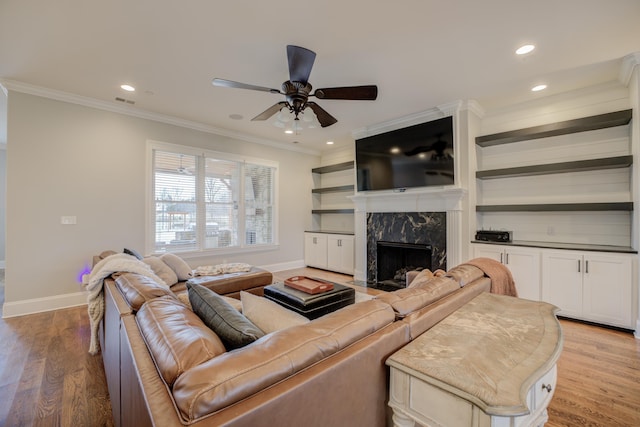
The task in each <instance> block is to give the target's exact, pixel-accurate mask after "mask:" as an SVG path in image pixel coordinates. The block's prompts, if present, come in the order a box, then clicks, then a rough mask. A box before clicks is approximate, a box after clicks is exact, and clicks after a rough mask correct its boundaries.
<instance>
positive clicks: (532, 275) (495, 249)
mask: <svg viewBox="0 0 640 427" xmlns="http://www.w3.org/2000/svg"><path fill="white" fill-rule="evenodd" d="M474 254H475V257H476V258H478V257H484V258H492V259H495V260H496V261H500V262H501V263H502V264H504V265H506V266H507V267H508V268H509V271H511V275H512V276H513V281H514V282H515V284H516V290H517V291H518V297H520V298H524V299H529V300H533V301H540V300H541V291H540V250H539V249H536V248H525V247H517V246H500V245H474Z"/></svg>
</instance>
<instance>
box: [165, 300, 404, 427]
mask: <svg viewBox="0 0 640 427" xmlns="http://www.w3.org/2000/svg"><path fill="white" fill-rule="evenodd" d="M394 318H395V315H394V313H393V310H392V309H391V307H389V305H387V304H385V303H383V302H381V301H377V300H370V301H364V302H361V303H358V304H353V305H350V306H348V307H345V308H342V309H340V310H338V311H335V312H333V313H331V314H328V315H326V316H323V317H320V318H318V319H316V320H313V321H311V322H309V323H307V324H305V325H299V326H293V327H291V328H287V329H283V330H280V331H278V332H274V333H272V334H269V335H266V336H264V337H262V338H261V339H259V340H258V341H256V342H254V343H252V344H250V345H248V346H246V347H243V348H241V349H238V350H234V351H230V352H227V353H225V354H222V355H220V356H218V357H215V358H213V359H211V360H209V361H207V362H205V363H202V364H200V365H198V366H196V367H194V368H192V369H190V370H188V371H186V372H185V373H184V374H182V375H181V376H180V377H179V378H178V379H177V380H176V382H175V383H174V385H173V397H174V401H175V402H176V405H177V407H178V409H179V410H180V412H181V415H182V417H183V419H184V420H186V421H187V422H189V423H190V422H194V421H196V420H198V419H199V418H202V417H204V416H206V415H207V414H210V413H212V412H215V411H217V410H219V409H222V408H224V407H227V406H229V405H231V404H233V403H236V402H238V401H240V400H242V399H244V398H247V397H249V396H251V395H253V394H255V393H257V392H259V391H262V390H264V389H266V388H268V387H270V386H272V385H274V384H276V383H278V382H280V381H282V380H284V379H286V378H287V377H290V376H292V375H294V374H296V373H297V372H300V371H302V370H304V369H305V368H308V367H310V366H312V365H314V364H316V363H318V362H320V361H322V360H324V359H326V358H328V357H329V356H331V355H332V354H335V353H337V352H338V351H340V350H342V349H344V348H346V347H348V346H349V345H351V344H353V343H355V342H357V341H358V340H360V339H363V338H365V337H367V336H369V335H371V334H373V333H374V332H376V331H377V330H379V329H382V328H383V327H385V326H387V325H389V324H392V323H393V321H394ZM330 392H331V390H327V393H330ZM353 392H354V393H357V392H358V391H357V390H354V391H353ZM318 404H322V403H321V402H318ZM327 410H331V408H327ZM311 421H312V420H311Z"/></svg>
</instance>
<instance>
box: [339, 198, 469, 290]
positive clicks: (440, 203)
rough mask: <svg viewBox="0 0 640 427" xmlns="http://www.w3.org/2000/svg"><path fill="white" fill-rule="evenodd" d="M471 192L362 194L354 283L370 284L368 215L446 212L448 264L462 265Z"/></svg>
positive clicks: (357, 219)
mask: <svg viewBox="0 0 640 427" xmlns="http://www.w3.org/2000/svg"><path fill="white" fill-rule="evenodd" d="M467 193H468V191H467V190H466V189H463V188H460V187H439V188H417V189H407V190H406V191H376V192H359V193H356V195H354V196H352V197H350V199H351V200H352V201H353V203H354V207H355V241H356V248H355V250H356V254H355V272H354V279H356V280H361V281H366V280H367V214H368V213H382V212H385V213H386V212H446V214H447V264H448V266H449V267H450V266H454V265H457V264H459V263H460V262H461V258H462V253H461V235H462V229H463V224H462V210H463V209H464V204H465V203H464V202H465V201H466V199H467Z"/></svg>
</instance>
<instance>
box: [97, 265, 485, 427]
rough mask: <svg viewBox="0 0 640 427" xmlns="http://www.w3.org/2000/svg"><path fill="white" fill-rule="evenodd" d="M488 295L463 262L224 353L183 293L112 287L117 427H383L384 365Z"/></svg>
mask: <svg viewBox="0 0 640 427" xmlns="http://www.w3.org/2000/svg"><path fill="white" fill-rule="evenodd" d="M460 284H462V285H464V286H462V287H461V286H460ZM238 286H239V287H243V285H242V284H238ZM490 287H491V279H489V278H488V277H486V276H485V275H484V273H483V272H482V271H481V270H480V269H478V268H476V267H473V266H470V265H461V266H458V267H455V268H453V269H451V270H450V271H449V272H448V273H447V277H439V278H435V279H433V283H432V282H429V285H428V286H425V287H420V288H407V289H402V290H399V291H396V292H393V293H388V294H383V295H380V296H378V297H376V298H375V299H373V300H370V301H363V302H358V303H356V304H353V305H351V306H348V307H345V308H342V309H340V310H338V311H336V312H334V313H331V314H328V315H326V316H323V317H321V318H318V319H316V320H313V321H311V322H309V323H306V324H303V325H298V326H292V327H289V328H287V329H283V330H280V331H277V332H273V333H270V334H267V335H265V336H264V337H262V338H260V339H258V340H257V341H255V342H253V343H252V344H249V345H247V346H245V347H242V348H240V349H236V350H232V351H225V352H223V353H222V354H217V353H216V351H215V348H214V347H215V345H214V341H216V337H215V333H214V332H213V331H211V330H210V329H209V328H207V327H206V326H205V325H204V323H202V321H201V320H200V319H199V318H198V316H197V315H196V314H195V313H193V312H192V311H191V310H190V309H189V308H188V307H187V305H185V304H184V303H183V302H181V301H180V298H178V297H177V296H176V292H173V291H171V290H166V289H165V288H162V287H161V286H159V285H157V284H155V283H153V281H151V280H149V279H148V278H145V277H143V276H140V275H136V274H133V273H123V274H120V275H119V276H118V277H117V278H109V279H107V280H105V283H104V290H105V292H104V294H105V316H104V320H103V324H102V327H101V334H100V335H101V336H100V338H101V342H100V343H101V348H102V354H103V359H104V364H105V372H106V376H107V382H108V386H109V392H110V397H111V402H112V406H113V413H114V422H115V425H116V426H136V427H140V426H175V427H177V426H184V425H193V426H252V427H254V426H269V427H271V426H279V427H281V426H304V427H313V426H323V427H324V426H350V427H352V426H367V427H375V426H384V425H386V424H387V422H388V414H389V411H388V410H387V400H388V370H387V367H386V366H385V363H384V362H385V360H386V359H387V358H388V357H389V356H390V355H391V354H392V353H394V352H395V351H396V350H398V349H399V348H401V347H403V346H404V345H405V344H407V343H408V342H409V341H411V340H412V339H413V338H415V337H416V336H418V335H420V334H422V333H423V332H424V331H426V330H427V329H429V328H430V327H431V326H433V325H434V324H436V323H437V322H439V321H440V320H441V319H443V318H444V317H446V316H447V315H449V314H450V313H452V312H453V311H455V310H456V309H457V308H459V307H461V306H462V305H464V304H465V303H466V302H468V301H470V300H471V299H473V298H474V297H475V296H477V295H478V294H480V293H481V292H486V291H489V290H490ZM177 289H179V288H177ZM238 289H239V288H238ZM226 290H227V292H225V293H227V294H229V293H231V294H233V293H235V292H236V291H235V290H233V289H230V288H227V289H226ZM179 292H184V291H178V293H179ZM238 292H239V290H238ZM258 293H259V292H258ZM212 334H213V335H214V336H212Z"/></svg>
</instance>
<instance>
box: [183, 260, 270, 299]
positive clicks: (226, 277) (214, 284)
mask: <svg viewBox="0 0 640 427" xmlns="http://www.w3.org/2000/svg"><path fill="white" fill-rule="evenodd" d="M189 282H190V283H196V284H198V285H202V286H204V287H207V288H209V289H211V290H212V291H214V292H215V293H217V294H220V295H225V296H228V297H232V298H237V299H240V291H245V292H251V293H252V294H255V295H260V296H262V288H264V287H265V286H266V285H270V284H271V283H272V282H273V275H272V274H271V273H270V272H269V271H267V270H263V269H262V268H258V267H251V270H250V271H243V272H238V273H225V274H219V275H217V276H197V277H194V278H191V279H189ZM186 289H187V287H186V282H178V283H176V284H175V285H173V286H172V287H171V290H172V291H173V292H175V293H178V292H181V291H185V290H186Z"/></svg>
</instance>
